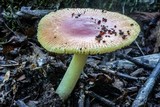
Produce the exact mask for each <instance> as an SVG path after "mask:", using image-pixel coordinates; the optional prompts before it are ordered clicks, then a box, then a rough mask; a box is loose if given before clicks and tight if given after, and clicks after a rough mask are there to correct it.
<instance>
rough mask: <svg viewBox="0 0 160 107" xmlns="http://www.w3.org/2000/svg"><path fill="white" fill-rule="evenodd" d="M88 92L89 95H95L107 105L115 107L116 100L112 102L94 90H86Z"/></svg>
mask: <svg viewBox="0 0 160 107" xmlns="http://www.w3.org/2000/svg"><path fill="white" fill-rule="evenodd" d="M86 94H88V95H89V96H91V97H94V98H95V99H97V100H99V101H101V102H103V103H104V104H106V105H107V106H110V107H115V103H114V102H112V101H110V100H108V99H105V98H104V97H101V96H99V95H97V94H96V93H94V92H92V91H86Z"/></svg>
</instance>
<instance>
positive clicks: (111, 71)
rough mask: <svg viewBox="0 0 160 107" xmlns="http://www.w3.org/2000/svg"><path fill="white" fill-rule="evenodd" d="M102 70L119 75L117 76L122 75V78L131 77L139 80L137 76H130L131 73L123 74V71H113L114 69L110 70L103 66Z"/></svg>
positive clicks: (130, 78)
mask: <svg viewBox="0 0 160 107" xmlns="http://www.w3.org/2000/svg"><path fill="white" fill-rule="evenodd" d="M101 71H102V72H103V73H111V74H113V75H117V76H120V77H122V78H126V79H129V80H138V78H137V77H133V76H130V75H127V74H123V73H120V72H117V71H113V70H110V69H105V68H102V69H101Z"/></svg>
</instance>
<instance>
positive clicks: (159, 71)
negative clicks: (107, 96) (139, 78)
mask: <svg viewBox="0 0 160 107" xmlns="http://www.w3.org/2000/svg"><path fill="white" fill-rule="evenodd" d="M159 76H160V59H159V61H158V64H157V65H156V67H155V68H154V70H153V71H152V73H151V75H150V76H149V78H148V79H147V81H146V82H145V84H144V86H143V87H142V88H141V89H140V91H139V92H138V95H137V97H136V98H135V100H134V102H133V104H132V107H139V106H142V105H144V104H145V103H146V102H147V98H148V95H149V94H150V92H151V91H152V89H153V87H154V84H155V82H156V81H157V80H158V78H159Z"/></svg>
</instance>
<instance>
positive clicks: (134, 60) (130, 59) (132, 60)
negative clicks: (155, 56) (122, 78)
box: [118, 54, 153, 69]
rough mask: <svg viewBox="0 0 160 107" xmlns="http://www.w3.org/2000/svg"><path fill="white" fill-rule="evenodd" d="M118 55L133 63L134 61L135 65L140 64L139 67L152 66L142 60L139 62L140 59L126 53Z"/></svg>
mask: <svg viewBox="0 0 160 107" xmlns="http://www.w3.org/2000/svg"><path fill="white" fill-rule="evenodd" d="M118 56H119V57H121V58H124V59H127V60H129V61H131V62H133V63H135V64H136V65H137V66H140V67H143V68H146V69H153V67H152V66H150V65H148V64H146V63H144V62H140V61H138V60H136V59H133V58H132V57H130V56H128V55H123V54H120V55H118Z"/></svg>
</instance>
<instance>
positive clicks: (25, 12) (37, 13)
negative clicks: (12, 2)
mask: <svg viewBox="0 0 160 107" xmlns="http://www.w3.org/2000/svg"><path fill="white" fill-rule="evenodd" d="M52 11H55V10H31V7H21V10H20V11H18V12H17V13H16V14H17V15H18V16H24V17H29V15H31V16H36V17H42V16H44V15H46V14H48V13H49V12H52Z"/></svg>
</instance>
